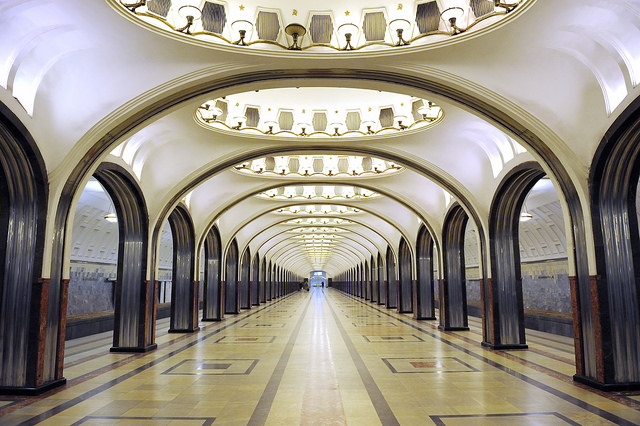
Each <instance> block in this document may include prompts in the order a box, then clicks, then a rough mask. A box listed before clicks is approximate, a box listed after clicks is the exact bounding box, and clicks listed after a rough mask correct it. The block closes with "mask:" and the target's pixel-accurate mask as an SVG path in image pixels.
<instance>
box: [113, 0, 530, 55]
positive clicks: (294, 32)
mask: <svg viewBox="0 0 640 426" xmlns="http://www.w3.org/2000/svg"><path fill="white" fill-rule="evenodd" d="M111 1H112V2H113V4H114V6H116V7H118V8H120V9H121V10H122V11H123V12H124V13H125V14H126V16H128V17H129V18H130V19H133V20H137V21H142V22H144V23H146V24H150V26H151V27H152V28H154V29H157V30H158V31H162V32H165V33H173V34H179V35H180V36H182V37H189V38H193V39H197V40H199V41H202V42H205V43H211V44H227V45H235V46H238V48H253V49H255V50H264V51H267V52H268V51H273V50H280V49H281V50H293V51H296V50H298V51H301V50H310V51H314V52H315V51H317V52H323V51H340V52H349V51H358V50H365V51H366V50H371V51H376V50H380V49H397V48H401V47H403V46H408V45H412V44H416V45H425V44H430V43H432V42H436V41H440V40H442V39H446V38H450V37H455V36H457V35H459V34H462V33H467V32H477V31H481V30H482V29H484V28H487V27H490V26H492V25H493V24H496V23H498V22H500V21H502V20H503V19H505V18H507V17H509V16H511V12H512V11H513V10H515V9H516V8H520V7H519V6H520V5H522V4H523V3H526V2H527V1H528V0H512V3H506V2H502V1H501V0H494V1H491V0H433V1H426V2H422V3H420V4H417V5H416V6H415V8H408V7H407V8H404V7H402V5H400V6H398V4H397V3H394V4H393V5H385V4H382V5H375V6H373V7H372V6H371V4H370V3H364V2H355V4H352V5H351V6H353V8H352V9H351V10H346V11H343V10H344V4H343V3H341V2H337V1H335V2H332V1H329V4H326V2H325V4H324V6H325V7H327V9H328V10H327V9H325V10H323V11H316V10H311V9H305V7H304V5H297V6H296V7H297V8H296V9H294V10H295V13H293V14H291V16H289V14H288V13H284V12H283V10H282V9H281V8H280V4H277V3H275V2H274V4H273V5H271V4H269V2H267V3H264V2H261V3H260V5H257V4H253V3H251V2H243V4H237V3H235V2H223V1H212V0H179V1H178V0H174V1H171V0H139V1H137V2H136V1H135V0H111ZM332 3H335V4H332ZM359 3H360V4H359ZM303 16H307V17H308V19H307V20H306V21H301V18H302V17H303ZM283 17H286V18H284V20H283ZM300 22H306V27H305V26H304V25H302V24H301V23H300Z"/></svg>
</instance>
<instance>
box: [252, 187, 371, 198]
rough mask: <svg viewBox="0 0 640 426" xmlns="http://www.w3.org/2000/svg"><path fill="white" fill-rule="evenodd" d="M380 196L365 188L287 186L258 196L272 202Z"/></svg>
mask: <svg viewBox="0 0 640 426" xmlns="http://www.w3.org/2000/svg"><path fill="white" fill-rule="evenodd" d="M336 189H338V193H336ZM379 195H380V194H378V193H376V192H373V191H369V190H367V189H364V188H355V187H353V186H331V185H329V186H321V187H315V186H310V185H305V186H285V187H282V188H274V189H270V190H268V191H265V192H261V193H260V194H258V197H260V198H267V199H270V200H279V201H280V200H295V199H304V200H318V199H319V200H351V201H353V200H367V199H371V198H376V197H378V196H379Z"/></svg>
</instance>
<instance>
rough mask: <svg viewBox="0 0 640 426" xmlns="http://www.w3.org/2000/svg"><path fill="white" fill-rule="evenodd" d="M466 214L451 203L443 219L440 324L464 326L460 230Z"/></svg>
mask: <svg viewBox="0 0 640 426" xmlns="http://www.w3.org/2000/svg"><path fill="white" fill-rule="evenodd" d="M468 220H469V217H468V216H467V214H466V213H465V211H464V210H463V209H462V207H460V205H459V204H454V205H453V206H452V207H451V209H449V211H448V212H447V215H446V216H445V219H444V238H443V244H444V250H443V251H444V280H443V281H442V282H441V284H440V326H439V327H440V328H442V329H444V330H468V329H469V325H468V320H467V289H466V284H465V269H464V232H465V228H466V225H467V221H468Z"/></svg>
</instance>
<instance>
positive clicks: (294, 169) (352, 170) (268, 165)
mask: <svg viewBox="0 0 640 426" xmlns="http://www.w3.org/2000/svg"><path fill="white" fill-rule="evenodd" d="M294 160H295V161H294ZM365 160H366V161H365ZM316 162H318V163H319V164H320V166H319V167H316ZM294 164H295V166H294ZM234 170H235V171H238V172H241V173H246V174H250V175H262V176H274V177H278V176H283V177H303V178H305V177H366V176H377V175H383V174H388V173H394V172H398V171H400V170H402V167H401V166H399V165H397V164H395V163H393V162H390V161H386V160H382V159H379V158H373V157H369V158H365V157H362V156H358V155H349V156H346V155H344V156H341V155H318V156H315V155H291V156H276V157H263V158H258V159H255V160H250V161H246V162H244V163H241V164H238V165H236V166H234Z"/></svg>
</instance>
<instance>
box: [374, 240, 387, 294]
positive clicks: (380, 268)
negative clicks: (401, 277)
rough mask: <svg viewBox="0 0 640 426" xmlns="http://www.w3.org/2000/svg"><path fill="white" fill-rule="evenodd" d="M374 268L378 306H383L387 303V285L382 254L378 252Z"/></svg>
mask: <svg viewBox="0 0 640 426" xmlns="http://www.w3.org/2000/svg"><path fill="white" fill-rule="evenodd" d="M376 266H377V268H376V269H377V273H378V305H385V304H386V303H387V285H386V283H385V279H384V263H383V261H382V254H380V253H379V252H378V261H377V262H376Z"/></svg>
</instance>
